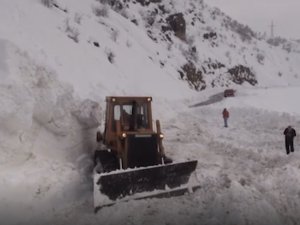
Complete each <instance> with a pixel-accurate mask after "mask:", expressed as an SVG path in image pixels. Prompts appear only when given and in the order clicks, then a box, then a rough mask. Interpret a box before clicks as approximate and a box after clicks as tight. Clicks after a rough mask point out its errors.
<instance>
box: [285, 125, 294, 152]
mask: <svg viewBox="0 0 300 225" xmlns="http://www.w3.org/2000/svg"><path fill="white" fill-rule="evenodd" d="M283 134H284V135H285V149H286V154H289V153H290V151H291V152H293V151H294V137H296V131H295V129H294V128H292V127H291V126H288V127H287V128H285V130H284V132H283Z"/></svg>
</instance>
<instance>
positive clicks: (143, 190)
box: [94, 160, 199, 212]
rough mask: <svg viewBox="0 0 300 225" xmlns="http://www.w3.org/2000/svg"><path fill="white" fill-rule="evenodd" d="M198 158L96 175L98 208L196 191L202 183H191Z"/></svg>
mask: <svg viewBox="0 0 300 225" xmlns="http://www.w3.org/2000/svg"><path fill="white" fill-rule="evenodd" d="M196 166H197V161H196V160H194V161H187V162H181V163H171V164H165V165H156V166H149V167H141V168H135V169H127V170H117V171H112V172H109V173H102V174H97V173H96V174H95V175H94V207H95V212H96V211H98V210H99V209H100V208H102V207H105V206H110V205H113V204H115V203H116V202H120V201H128V200H131V199H143V198H152V197H158V198H159V197H160V198H161V197H172V196H178V195H183V194H185V193H186V192H193V191H194V190H195V189H197V188H198V187H199V185H194V184H190V185H189V184H188V183H190V182H189V179H190V176H191V174H192V173H193V172H194V171H195V169H196Z"/></svg>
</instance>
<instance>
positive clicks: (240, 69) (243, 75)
mask: <svg viewBox="0 0 300 225" xmlns="http://www.w3.org/2000/svg"><path fill="white" fill-rule="evenodd" d="M228 73H229V74H230V76H231V78H230V79H231V80H232V81H233V82H234V83H236V84H242V83H244V82H248V83H249V84H251V85H256V84H257V80H256V77H255V75H254V73H253V72H252V71H251V70H250V68H248V67H246V66H243V65H238V66H235V67H233V68H231V69H229V70H228Z"/></svg>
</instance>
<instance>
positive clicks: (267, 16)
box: [206, 0, 300, 39]
mask: <svg viewBox="0 0 300 225" xmlns="http://www.w3.org/2000/svg"><path fill="white" fill-rule="evenodd" d="M206 3H207V4H209V5H212V6H217V7H218V8H220V9H221V10H222V11H223V12H225V13H226V14H228V15H229V16H230V17H232V18H233V19H236V20H238V21H239V22H241V23H244V24H247V25H249V26H250V27H251V28H252V29H253V30H255V31H258V32H262V33H263V32H267V34H268V35H270V33H271V23H272V21H273V22H274V35H275V36H276V35H277V36H278V35H279V36H282V37H285V38H292V39H300V24H299V22H300V0H206Z"/></svg>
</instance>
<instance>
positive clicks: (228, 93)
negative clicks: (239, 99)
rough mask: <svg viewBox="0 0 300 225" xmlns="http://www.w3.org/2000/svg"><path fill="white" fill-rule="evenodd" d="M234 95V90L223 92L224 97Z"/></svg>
mask: <svg viewBox="0 0 300 225" xmlns="http://www.w3.org/2000/svg"><path fill="white" fill-rule="evenodd" d="M234 94H235V90H233V89H226V90H225V91H224V97H225V98H226V97H234Z"/></svg>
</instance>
